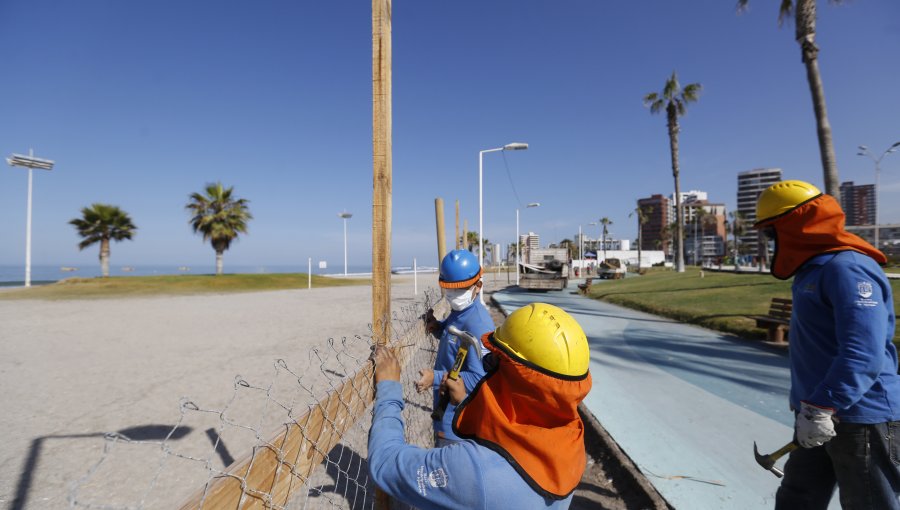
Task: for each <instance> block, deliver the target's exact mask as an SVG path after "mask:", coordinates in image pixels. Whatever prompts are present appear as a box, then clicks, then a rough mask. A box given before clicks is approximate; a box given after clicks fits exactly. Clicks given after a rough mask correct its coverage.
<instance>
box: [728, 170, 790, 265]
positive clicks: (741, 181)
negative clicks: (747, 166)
mask: <svg viewBox="0 0 900 510" xmlns="http://www.w3.org/2000/svg"><path fill="white" fill-rule="evenodd" d="M780 180H781V169H780V168H756V169H754V170H748V171H746V172H740V173H738V178H737V184H738V187H737V211H738V212H739V213H740V214H741V217H742V218H743V219H744V222H745V224H746V225H748V227H749V226H750V225H753V223H755V222H756V200H757V199H758V198H759V194H760V193H762V192H763V190H765V189H766V188H768V187H769V186H771V185H772V184H775V183H776V182H778V181H780ZM757 242H758V237H757V233H756V231H755V230H753V229H751V228H748V229H747V232H746V233H744V235H742V236H741V237H740V243H741V246H742V248H741V252H742V253H744V254H747V255H753V256H756V254H757Z"/></svg>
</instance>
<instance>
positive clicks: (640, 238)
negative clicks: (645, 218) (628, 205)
mask: <svg viewBox="0 0 900 510" xmlns="http://www.w3.org/2000/svg"><path fill="white" fill-rule="evenodd" d="M642 226H643V223H641V212H640V210H639V211H638V274H641V245H642V244H644V237H643V235H642V232H641V227H642Z"/></svg>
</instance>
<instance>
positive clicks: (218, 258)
mask: <svg viewBox="0 0 900 510" xmlns="http://www.w3.org/2000/svg"><path fill="white" fill-rule="evenodd" d="M224 253H225V252H223V251H219V250H216V276H221V275H222V254H224Z"/></svg>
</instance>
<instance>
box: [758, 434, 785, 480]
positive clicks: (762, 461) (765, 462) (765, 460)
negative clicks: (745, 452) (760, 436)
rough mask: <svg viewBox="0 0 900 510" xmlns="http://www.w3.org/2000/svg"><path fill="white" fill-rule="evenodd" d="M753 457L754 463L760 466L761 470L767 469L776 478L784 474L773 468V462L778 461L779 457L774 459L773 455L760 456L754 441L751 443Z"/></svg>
mask: <svg viewBox="0 0 900 510" xmlns="http://www.w3.org/2000/svg"><path fill="white" fill-rule="evenodd" d="M780 451H781V450H779V452H780ZM776 453H777V452H776ZM782 455H783V454H782ZM753 456H754V457H756V463H757V464H759V465H760V466H762V467H763V469H768V470H769V471H771V472H772V473H773V474H774V475H775V476H777V477H778V478H781V477H782V476H784V472H783V471H781V470H780V469H778V468H777V467H775V461H776V460H778V458H779V457H781V455H779V456H778V457H775V454H769V455H760V454H759V450H758V449H757V448H756V441H753Z"/></svg>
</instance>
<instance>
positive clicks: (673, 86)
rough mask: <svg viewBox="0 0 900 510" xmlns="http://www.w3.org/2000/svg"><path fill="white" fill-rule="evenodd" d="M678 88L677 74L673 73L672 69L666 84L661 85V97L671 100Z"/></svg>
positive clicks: (676, 93)
mask: <svg viewBox="0 0 900 510" xmlns="http://www.w3.org/2000/svg"><path fill="white" fill-rule="evenodd" d="M678 89H679V86H678V75H676V74H675V71H672V76H671V77H669V79H668V80H666V85H665V87H663V94H662V95H663V98H665V99H666V100H671V99H672V98H674V97H675V96H677V95H678Z"/></svg>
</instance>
